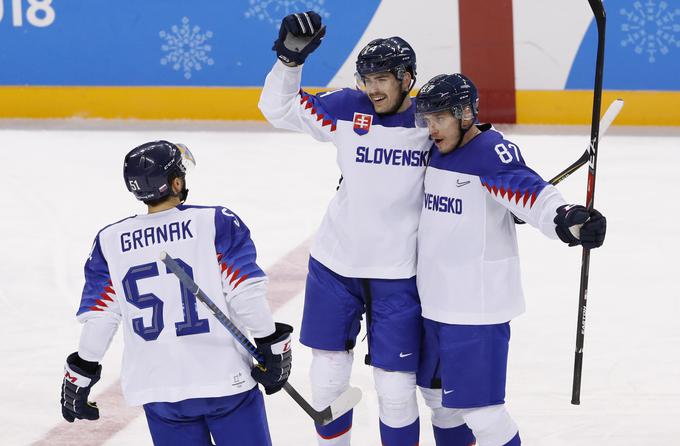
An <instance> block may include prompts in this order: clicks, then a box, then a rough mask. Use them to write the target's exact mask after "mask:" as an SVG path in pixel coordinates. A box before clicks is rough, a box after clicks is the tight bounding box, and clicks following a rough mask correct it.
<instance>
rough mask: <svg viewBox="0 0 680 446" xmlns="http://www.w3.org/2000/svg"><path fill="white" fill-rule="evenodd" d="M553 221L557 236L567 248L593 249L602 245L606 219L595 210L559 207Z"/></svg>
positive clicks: (573, 206)
mask: <svg viewBox="0 0 680 446" xmlns="http://www.w3.org/2000/svg"><path fill="white" fill-rule="evenodd" d="M553 221H554V222H555V224H556V225H557V226H556V227H555V232H556V233H557V236H558V237H559V238H560V240H562V241H563V242H564V243H567V244H569V246H576V245H581V246H583V247H584V248H586V249H594V248H599V247H600V246H602V243H604V236H605V234H606V232H607V219H606V218H605V217H604V216H603V215H602V214H601V213H600V212H599V211H597V210H595V209H593V210H591V211H588V209H586V208H585V207H584V206H580V205H564V206H560V207H559V208H557V215H556V216H555V219H554V220H553Z"/></svg>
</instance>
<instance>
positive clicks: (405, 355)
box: [399, 353, 413, 358]
mask: <svg viewBox="0 0 680 446" xmlns="http://www.w3.org/2000/svg"><path fill="white" fill-rule="evenodd" d="M412 354H413V353H399V357H400V358H406V357H407V356H411V355H412Z"/></svg>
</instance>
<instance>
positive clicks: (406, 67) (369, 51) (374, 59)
mask: <svg viewBox="0 0 680 446" xmlns="http://www.w3.org/2000/svg"><path fill="white" fill-rule="evenodd" d="M356 67H357V71H356V73H355V77H356V80H357V85H359V86H360V87H361V86H363V84H364V76H366V75H367V74H371V73H380V72H383V71H389V72H390V73H392V74H394V76H395V77H396V78H397V79H399V80H402V79H403V78H404V74H405V73H406V72H407V71H408V72H410V73H411V76H412V77H413V81H412V83H411V86H413V84H414V83H415V78H416V53H415V51H413V48H412V47H411V45H409V44H408V42H406V41H405V40H404V39H402V38H401V37H397V36H395V37H388V38H387V39H375V40H372V41H371V42H369V43H368V45H366V46H365V47H364V48H363V49H362V50H361V52H359V56H357V62H356Z"/></svg>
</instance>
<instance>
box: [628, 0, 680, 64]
mask: <svg viewBox="0 0 680 446" xmlns="http://www.w3.org/2000/svg"><path fill="white" fill-rule="evenodd" d="M619 12H620V13H621V15H623V16H624V17H625V20H626V23H622V24H621V31H623V32H625V33H628V34H627V35H626V37H625V39H623V40H621V46H623V47H626V46H629V45H630V46H632V47H633V50H634V51H635V53H636V54H643V53H646V54H647V60H648V61H649V63H654V62H656V57H657V55H658V54H659V53H660V54H662V55H664V56H665V55H666V54H668V53H669V52H670V50H671V48H673V47H676V48H680V36H678V34H680V23H676V18H680V9H679V8H674V9H673V10H671V9H670V8H669V7H668V2H665V1H658V0H647V1H645V2H644V3H643V2H641V1H636V2H635V3H633V9H632V10H630V11H629V10H628V9H626V8H621V10H620V11H619Z"/></svg>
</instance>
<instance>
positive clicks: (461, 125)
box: [453, 118, 475, 149]
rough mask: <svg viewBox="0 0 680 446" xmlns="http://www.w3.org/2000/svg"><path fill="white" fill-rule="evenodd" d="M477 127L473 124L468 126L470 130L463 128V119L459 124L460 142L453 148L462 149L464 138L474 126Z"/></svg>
mask: <svg viewBox="0 0 680 446" xmlns="http://www.w3.org/2000/svg"><path fill="white" fill-rule="evenodd" d="M473 125H475V123H474V122H473V123H472V124H470V125H469V126H468V128H463V119H462V118H461V119H460V120H459V122H458V129H459V130H460V136H459V137H458V142H456V145H455V146H453V148H454V149H457V148H458V147H460V143H462V142H463V138H465V134H466V133H467V132H468V131H469V130H470V129H471V128H472V126H473Z"/></svg>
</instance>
